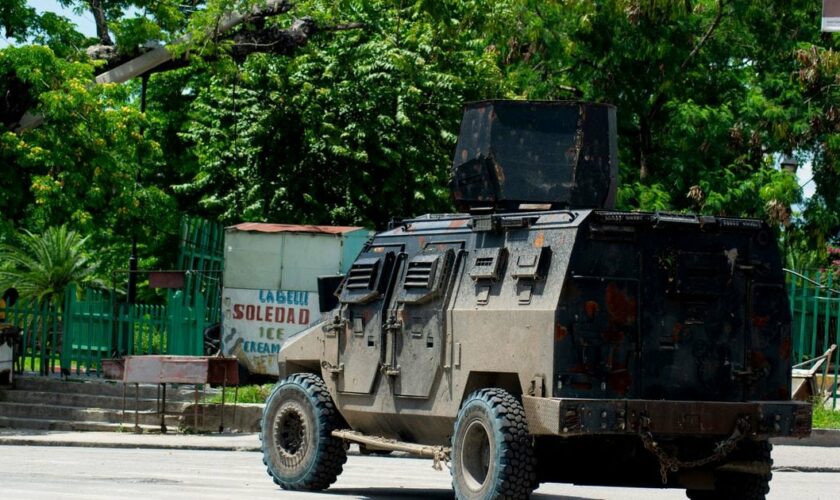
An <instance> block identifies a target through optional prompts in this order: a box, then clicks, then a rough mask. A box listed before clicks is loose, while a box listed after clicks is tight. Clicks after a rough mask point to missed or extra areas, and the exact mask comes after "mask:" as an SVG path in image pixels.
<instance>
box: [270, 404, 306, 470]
mask: <svg viewBox="0 0 840 500" xmlns="http://www.w3.org/2000/svg"><path fill="white" fill-rule="evenodd" d="M274 444H275V446H276V447H277V450H278V451H279V452H280V460H281V462H283V463H284V465H287V466H292V465H295V464H297V463H299V462H300V461H301V460H303V456H304V455H305V454H306V420H305V418H304V415H303V412H302V411H301V410H300V409H299V408H295V407H287V408H284V409H283V410H282V411H281V412H279V414H278V415H277V418H276V420H275V425H274Z"/></svg>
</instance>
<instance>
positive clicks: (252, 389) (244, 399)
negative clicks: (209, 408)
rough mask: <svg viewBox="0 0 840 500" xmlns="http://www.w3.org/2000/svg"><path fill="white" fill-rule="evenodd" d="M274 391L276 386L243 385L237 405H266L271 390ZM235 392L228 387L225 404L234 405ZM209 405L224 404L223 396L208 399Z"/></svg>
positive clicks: (217, 395) (216, 395)
mask: <svg viewBox="0 0 840 500" xmlns="http://www.w3.org/2000/svg"><path fill="white" fill-rule="evenodd" d="M272 389H274V384H263V385H243V386H242V387H240V388H239V395H238V397H237V399H236V402H237V403H260V404H261V403H265V400H266V399H268V396H269V395H270V394H271V390H272ZM233 392H234V389H233V388H232V387H228V388H227V390H226V391H225V403H233ZM207 402H208V403H221V402H222V394H221V393H219V394H214V395H213V396H211V397H209V398H207Z"/></svg>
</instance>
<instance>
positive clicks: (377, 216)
mask: <svg viewBox="0 0 840 500" xmlns="http://www.w3.org/2000/svg"><path fill="white" fill-rule="evenodd" d="M309 8H310V9H311V10H309V11H307V13H308V14H311V15H312V16H313V17H317V18H320V19H323V20H324V21H323V22H330V21H331V22H338V20H335V19H331V18H330V16H331V15H332V10H333V8H334V7H333V6H332V4H331V3H327V4H321V3H319V2H311V4H310V5H309ZM355 8H356V9H357V10H355V11H353V12H354V14H355V17H354V18H351V19H350V20H353V21H358V22H363V23H365V24H366V25H367V26H369V29H360V30H353V31H347V32H342V33H336V34H334V35H331V36H329V37H326V36H323V37H319V38H318V39H317V40H316V41H314V42H313V43H311V44H310V45H308V46H307V47H305V48H303V49H301V51H300V53H299V54H298V55H297V56H296V57H294V58H293V59H291V60H282V59H277V58H274V57H268V56H263V55H254V56H252V57H250V58H249V59H248V61H247V62H246V63H245V64H244V65H243V67H242V68H241V72H239V73H238V74H233V75H222V76H217V77H215V78H214V79H212V80H211V82H210V85H209V88H207V89H206V90H204V91H203V92H202V93H201V94H199V95H198V97H197V98H196V100H195V102H194V103H193V105H192V118H193V120H192V121H191V122H190V123H189V125H188V128H187V130H186V131H185V132H184V134H183V135H182V137H183V138H184V139H185V140H187V141H189V142H190V143H192V145H193V151H195V154H196V157H197V159H198V164H199V172H198V173H197V175H196V177H195V178H194V179H193V180H192V181H191V182H189V183H185V184H183V185H181V186H179V188H178V189H179V192H180V193H183V194H193V195H200V196H201V201H200V204H201V206H202V207H203V208H205V209H206V210H208V211H210V212H211V213H213V214H216V215H218V216H219V217H220V218H222V219H223V220H225V221H237V220H243V219H246V220H282V221H294V222H299V223H354V224H359V223H362V224H373V225H377V226H380V227H381V226H382V225H384V224H385V223H386V222H387V221H388V220H389V218H390V217H392V216H397V217H399V216H409V215H414V214H417V213H422V212H427V211H442V210H449V209H450V204H449V192H448V188H447V179H448V175H449V173H448V167H447V165H448V163H449V162H450V161H451V151H452V148H453V147H454V144H455V139H456V133H455V132H456V131H457V127H458V123H459V120H460V110H461V105H462V103H463V102H464V101H465V100H474V99H479V98H483V97H488V96H494V95H497V94H498V93H499V92H500V88H499V85H498V83H496V82H498V79H499V78H498V73H497V70H496V69H495V67H494V65H493V64H492V61H491V60H490V58H489V56H486V55H485V54H483V53H481V52H478V53H477V52H476V51H474V50H472V49H470V48H469V43H468V42H469V41H470V40H459V39H456V40H452V39H450V38H449V35H450V34H449V33H448V27H447V26H446V25H444V24H441V23H439V22H437V21H436V20H435V19H434V18H432V17H431V16H429V15H427V14H426V13H424V12H423V11H422V10H420V9H419V8H418V7H407V8H404V9H395V8H388V3H387V2H381V3H380V2H372V3H371V2H365V3H364V4H360V5H357V6H355ZM301 11H303V8H301ZM347 17H348V16H347V14H346V13H345V14H344V16H343V17H342V19H346V18H347ZM462 38H468V37H462Z"/></svg>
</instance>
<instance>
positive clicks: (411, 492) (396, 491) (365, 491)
mask: <svg viewBox="0 0 840 500" xmlns="http://www.w3.org/2000/svg"><path fill="white" fill-rule="evenodd" d="M324 493H327V494H330V495H335V496H352V497H356V498H364V499H367V500H386V499H391V498H398V499H400V500H426V499H441V500H443V499H447V500H450V499H452V498H454V496H453V494H452V490H451V489H448V488H447V489H445V490H440V489H438V490H436V489H428V488H330V489H329V490H327V491H325V492H324ZM531 498H533V499H535V500H540V499H542V500H595V499H597V498H600V497H578V496H565V495H546V494H540V493H535V494H533V495H531Z"/></svg>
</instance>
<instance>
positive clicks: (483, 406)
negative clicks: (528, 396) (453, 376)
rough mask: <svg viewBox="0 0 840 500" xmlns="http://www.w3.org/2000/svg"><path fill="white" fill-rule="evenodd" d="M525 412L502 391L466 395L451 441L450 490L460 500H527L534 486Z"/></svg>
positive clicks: (534, 473) (533, 471) (530, 445)
mask: <svg viewBox="0 0 840 500" xmlns="http://www.w3.org/2000/svg"><path fill="white" fill-rule="evenodd" d="M536 479H537V468H536V459H535V458H534V447H533V442H532V439H531V436H530V435H529V434H528V423H527V422H526V420H525V409H524V408H523V407H522V403H520V402H519V400H517V399H516V398H515V397H514V396H512V395H511V394H510V393H508V392H507V391H504V390H502V389H495V388H493V389H481V390H478V391H476V392H474V393H472V394H470V395H469V396H468V397H467V399H466V400H465V401H464V404H463V405H462V406H461V411H460V412H458V418H457V420H456V421H455V431H454V433H453V436H452V485H453V488H454V489H455V496H456V497H457V498H459V499H470V500H477V499H481V500H490V499H496V498H511V499H515V498H528V496H529V495H530V494H531V491H532V490H533V488H534V486H535V485H536Z"/></svg>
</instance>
